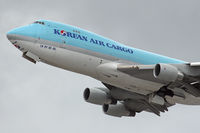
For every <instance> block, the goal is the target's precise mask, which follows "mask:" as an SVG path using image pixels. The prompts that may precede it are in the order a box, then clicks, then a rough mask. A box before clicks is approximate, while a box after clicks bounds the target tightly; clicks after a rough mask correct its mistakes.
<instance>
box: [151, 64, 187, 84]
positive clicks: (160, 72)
mask: <svg viewBox="0 0 200 133" xmlns="http://www.w3.org/2000/svg"><path fill="white" fill-rule="evenodd" d="M153 75H154V77H155V78H157V79H160V80H163V81H165V82H174V81H176V80H182V79H183V77H184V75H183V73H181V72H180V71H179V70H178V69H177V68H176V67H175V66H172V65H169V64H157V65H156V66H155V68H154V70H153Z"/></svg>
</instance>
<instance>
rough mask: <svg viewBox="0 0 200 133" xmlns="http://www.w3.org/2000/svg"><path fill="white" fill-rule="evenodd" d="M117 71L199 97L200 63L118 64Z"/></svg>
mask: <svg viewBox="0 0 200 133" xmlns="http://www.w3.org/2000/svg"><path fill="white" fill-rule="evenodd" d="M117 70H118V71H121V72H123V73H126V74H128V75H130V76H134V77H137V78H141V79H144V80H149V81H153V82H159V83H163V84H165V85H166V86H168V87H171V88H175V87H178V88H182V89H183V90H184V91H186V92H188V93H190V94H192V95H194V96H195V97H200V62H194V63H186V64H156V65H126V64H119V65H118V67H117Z"/></svg>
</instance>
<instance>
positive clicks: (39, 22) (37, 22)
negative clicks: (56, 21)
mask: <svg viewBox="0 0 200 133" xmlns="http://www.w3.org/2000/svg"><path fill="white" fill-rule="evenodd" d="M34 23H35V24H42V25H44V22H41V21H35V22H34Z"/></svg>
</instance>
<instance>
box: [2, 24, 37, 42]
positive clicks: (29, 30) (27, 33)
mask: <svg viewBox="0 0 200 133" xmlns="http://www.w3.org/2000/svg"><path fill="white" fill-rule="evenodd" d="M6 36H7V38H8V40H10V41H11V40H21V39H24V37H35V29H34V28H33V27H32V26H31V25H28V26H23V27H19V28H15V29H13V30H10V31H8V32H7V34H6Z"/></svg>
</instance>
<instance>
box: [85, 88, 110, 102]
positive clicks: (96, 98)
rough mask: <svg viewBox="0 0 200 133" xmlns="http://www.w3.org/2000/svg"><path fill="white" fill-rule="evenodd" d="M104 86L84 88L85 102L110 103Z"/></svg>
mask: <svg viewBox="0 0 200 133" xmlns="http://www.w3.org/2000/svg"><path fill="white" fill-rule="evenodd" d="M106 91H108V90H106V88H86V89H85V91H84V93H83V97H84V99H85V101H86V102H89V103H93V104H98V105H103V104H111V103H112V99H111V98H110V96H109V95H108V93H107V92H106Z"/></svg>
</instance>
